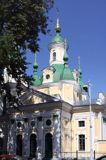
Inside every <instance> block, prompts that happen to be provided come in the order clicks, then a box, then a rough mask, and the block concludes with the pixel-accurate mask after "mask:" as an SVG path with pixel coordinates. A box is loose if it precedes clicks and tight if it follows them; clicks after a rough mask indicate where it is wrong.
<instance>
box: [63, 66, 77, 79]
mask: <svg viewBox="0 0 106 160" xmlns="http://www.w3.org/2000/svg"><path fill="white" fill-rule="evenodd" d="M62 80H74V76H73V73H72V71H71V69H70V68H69V67H68V65H67V64H64V70H63V74H62Z"/></svg>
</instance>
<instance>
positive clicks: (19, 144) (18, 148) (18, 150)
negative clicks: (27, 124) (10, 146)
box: [16, 134, 22, 156]
mask: <svg viewBox="0 0 106 160" xmlns="http://www.w3.org/2000/svg"><path fill="white" fill-rule="evenodd" d="M16 144H17V146H16V154H17V155H18V156H22V135H20V134H19V135H17V137H16Z"/></svg>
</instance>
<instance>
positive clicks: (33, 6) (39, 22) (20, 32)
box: [0, 0, 53, 105]
mask: <svg viewBox="0 0 106 160" xmlns="http://www.w3.org/2000/svg"><path fill="white" fill-rule="evenodd" d="M51 7H53V0H1V1H0V95H5V96H6V97H7V98H8V101H9V102H13V103H12V105H13V104H14V101H13V99H14V98H13V97H12V96H11V91H10V87H9V85H8V83H5V80H4V70H5V69H6V70H7V74H8V75H9V76H11V77H12V78H14V79H15V81H16V84H17V85H16V88H17V95H19V94H20V93H21V89H22V88H21V82H22V81H23V82H25V83H26V82H29V80H30V79H31V78H30V77H28V76H27V74H26V69H27V62H26V55H25V53H26V50H27V49H29V50H30V51H31V52H33V53H35V52H36V51H38V50H39V33H43V34H46V33H47V32H48V31H49V30H48V28H47V26H48V20H49V18H48V15H47V14H48V11H49V10H50V9H51Z"/></svg>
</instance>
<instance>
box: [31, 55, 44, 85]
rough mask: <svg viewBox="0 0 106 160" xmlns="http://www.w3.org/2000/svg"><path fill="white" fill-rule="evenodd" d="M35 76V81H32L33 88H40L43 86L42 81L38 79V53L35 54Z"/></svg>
mask: <svg viewBox="0 0 106 160" xmlns="http://www.w3.org/2000/svg"><path fill="white" fill-rule="evenodd" d="M33 68H34V76H33V81H32V85H33V86H39V85H41V83H42V82H41V79H40V78H39V77H38V73H37V69H38V64H37V61H36V53H35V62H34V66H33Z"/></svg>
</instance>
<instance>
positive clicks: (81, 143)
mask: <svg viewBox="0 0 106 160" xmlns="http://www.w3.org/2000/svg"><path fill="white" fill-rule="evenodd" d="M79 151H85V135H84V134H81V135H79Z"/></svg>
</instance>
